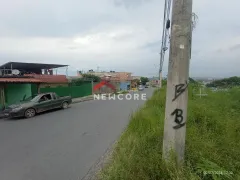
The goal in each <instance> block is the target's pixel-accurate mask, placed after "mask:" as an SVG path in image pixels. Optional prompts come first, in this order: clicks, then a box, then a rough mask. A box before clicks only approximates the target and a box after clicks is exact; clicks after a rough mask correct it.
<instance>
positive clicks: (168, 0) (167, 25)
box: [159, 0, 172, 86]
mask: <svg viewBox="0 0 240 180" xmlns="http://www.w3.org/2000/svg"><path fill="white" fill-rule="evenodd" d="M171 3H172V0H165V5H164V15H163V16H164V19H163V31H162V45H161V50H160V66H159V80H160V86H161V81H162V67H163V62H164V56H165V51H166V50H167V49H168V47H167V39H170V32H169V28H170V18H169V17H170V12H171Z"/></svg>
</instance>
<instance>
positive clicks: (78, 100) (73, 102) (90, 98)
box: [72, 95, 93, 104]
mask: <svg viewBox="0 0 240 180" xmlns="http://www.w3.org/2000/svg"><path fill="white" fill-rule="evenodd" d="M90 100H93V95H89V96H84V97H80V98H73V99H72V104H75V103H79V102H83V101H90Z"/></svg>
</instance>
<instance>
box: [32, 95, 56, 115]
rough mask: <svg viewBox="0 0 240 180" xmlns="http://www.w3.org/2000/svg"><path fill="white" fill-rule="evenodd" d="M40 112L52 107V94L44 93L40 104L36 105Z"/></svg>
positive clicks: (39, 101)
mask: <svg viewBox="0 0 240 180" xmlns="http://www.w3.org/2000/svg"><path fill="white" fill-rule="evenodd" d="M36 107H37V111H38V112H43V111H47V110H49V109H52V97H51V94H44V95H42V96H41V97H40V99H39V100H38V104H37V105H36Z"/></svg>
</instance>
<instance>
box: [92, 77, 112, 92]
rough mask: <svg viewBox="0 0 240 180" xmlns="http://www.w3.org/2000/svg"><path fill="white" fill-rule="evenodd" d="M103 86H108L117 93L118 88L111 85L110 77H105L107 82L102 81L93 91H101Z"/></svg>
mask: <svg viewBox="0 0 240 180" xmlns="http://www.w3.org/2000/svg"><path fill="white" fill-rule="evenodd" d="M103 86H107V87H109V88H110V89H112V90H113V91H114V92H116V88H115V86H114V85H112V84H111V83H110V78H109V77H105V80H103V81H101V82H100V83H98V84H96V85H95V86H94V87H93V90H94V91H96V90H98V89H100V88H101V87H103Z"/></svg>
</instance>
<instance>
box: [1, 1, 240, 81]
mask: <svg viewBox="0 0 240 180" xmlns="http://www.w3.org/2000/svg"><path fill="white" fill-rule="evenodd" d="M0 3H1V6H0V64H3V63H5V62H8V61H17V62H41V63H60V64H68V65H70V66H69V74H70V75H75V74H76V71H77V70H88V69H94V70H96V69H97V67H99V70H107V71H109V70H115V71H130V72H133V73H134V74H135V75H145V76H154V75H157V73H158V66H159V51H160V42H161V33H162V21H163V5H164V0H51V1H50V0H8V1H6V0H0ZM239 7H240V1H239V0H231V3H229V1H223V0H221V2H220V1H219V0H193V11H194V12H195V13H196V14H197V15H198V17H199V20H198V23H197V28H196V29H195V31H194V33H193V50H192V59H191V66H190V75H191V76H194V77H199V76H200V77H206V76H210V77H226V76H234V75H238V76H240V59H239V56H240V16H239V14H240V12H239ZM167 62H168V57H166V59H165V63H164V74H166V73H167V72H166V71H167Z"/></svg>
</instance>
